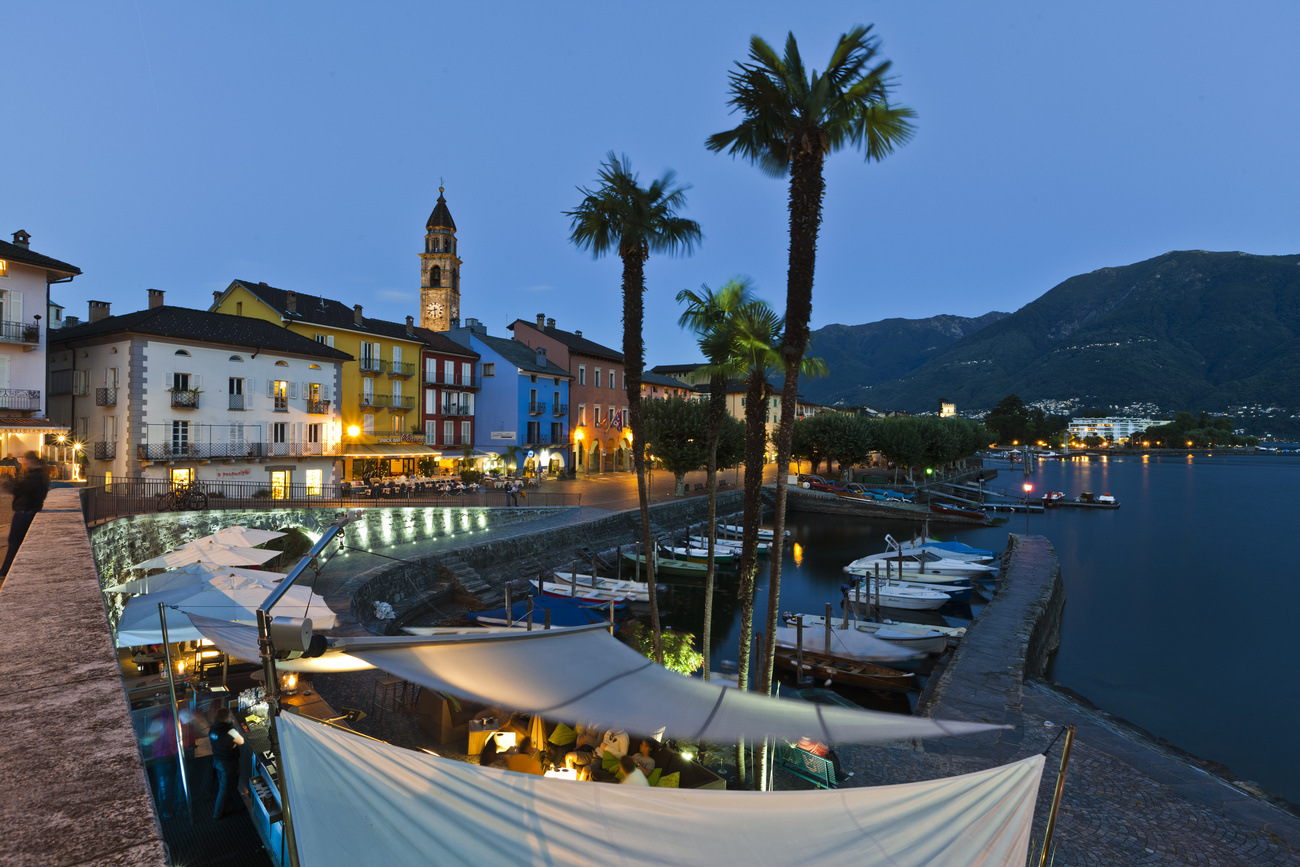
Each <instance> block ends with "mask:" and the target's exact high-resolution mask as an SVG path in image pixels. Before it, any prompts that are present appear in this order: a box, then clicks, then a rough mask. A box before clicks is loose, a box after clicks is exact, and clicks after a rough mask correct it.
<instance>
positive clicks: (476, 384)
mask: <svg viewBox="0 0 1300 867" xmlns="http://www.w3.org/2000/svg"><path fill="white" fill-rule="evenodd" d="M425 382H426V383H430V384H436V385H458V386H460V387H461V388H480V387H482V385H483V381H482V380H481V379H480V378H479V377H478V376H477V375H475V374H470V375H469V376H461V375H460V374H459V373H457V374H453V375H451V376H447V375H446V373H445V372H439V373H438V374H437V375H435V376H426V377H425Z"/></svg>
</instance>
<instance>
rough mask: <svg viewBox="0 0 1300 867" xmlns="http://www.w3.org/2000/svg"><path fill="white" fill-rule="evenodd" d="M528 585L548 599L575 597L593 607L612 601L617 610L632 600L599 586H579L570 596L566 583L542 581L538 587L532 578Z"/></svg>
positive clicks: (569, 588) (603, 605)
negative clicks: (575, 592)
mask: <svg viewBox="0 0 1300 867" xmlns="http://www.w3.org/2000/svg"><path fill="white" fill-rule="evenodd" d="M528 585H529V586H530V587H532V589H533V592H534V593H536V594H538V595H541V596H546V597H548V598H550V599H576V600H577V601H578V602H581V603H582V604H583V605H589V606H592V607H593V608H595V607H607V606H609V605H610V604H611V603H612V604H613V606H614V610H615V611H618V610H621V609H623V608H626V607H627V605H628V603H629V602H631V601H632V599H631V598H630V597H628V596H626V595H624V596H616V595H614V594H613V593H610V592H609V591H607V590H605V589H603V588H600V587H594V588H593V587H581V586H579V588H578V592H577V594H576V595H572V596H571V595H569V594H570V591H571V590H572V588H571V587H570V586H569V585H568V584H557V583H554V582H551V581H543V582H541V586H540V587H539V586H538V582H537V579H533V580H532V581H529V582H528Z"/></svg>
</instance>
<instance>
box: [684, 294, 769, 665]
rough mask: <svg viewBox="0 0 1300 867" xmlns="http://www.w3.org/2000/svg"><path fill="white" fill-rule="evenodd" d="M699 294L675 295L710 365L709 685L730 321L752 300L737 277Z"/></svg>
mask: <svg viewBox="0 0 1300 867" xmlns="http://www.w3.org/2000/svg"><path fill="white" fill-rule="evenodd" d="M701 289H702V290H703V294H702V295H697V294H696V293H694V292H692V291H691V290H690V289H683V290H682V291H681V292H678V293H677V302H678V303H679V304H682V303H685V304H686V309H685V310H684V311H683V312H682V315H681V318H679V319H678V320H677V324H678V325H680V326H681V327H683V328H690V329H691V330H692V331H695V332H696V333H697V334H699V345H700V350H701V351H702V352H703V353H704V357H705V358H706V359H708V361H709V364H708V366H707V368H706V370H707V371H708V374H709V433H708V445H707V447H708V457H707V458H706V460H705V464H704V466H705V472H706V480H705V487H706V488H707V489H708V498H709V517H708V521H707V523H706V524H705V527H706V532H707V534H708V535H707V539H708V551H709V555H708V571H707V572H706V573H705V578H704V640H703V647H702V648H701V650H702V652H703V654H704V679H705V680H706V681H707V680H708V679H709V659H710V658H711V655H710V654H711V653H712V629H713V583H714V578H715V564H714V559H713V558H714V556H715V548H716V546H717V536H718V438H719V437H720V436H721V434H722V424H723V421H724V420H725V419H726V417H727V378H728V376H729V374H730V373H731V372H732V368H731V366H730V361H731V355H732V348H733V343H734V335H733V332H734V322H733V321H732V316H733V315H734V314H735V312H736V311H737V310H740V309H741V308H743V307H744V306H745V305H746V304H749V303H751V302H752V301H753V300H754V299H753V296H752V295H751V294H750V290H749V281H748V280H745V279H743V278H739V277H737V278H734V279H732V280H730V281H729V282H728V283H727V284H726V285H724V286H723V287H722V288H721V289H719V290H718V291H717V292H714V291H713V290H712V289H710V288H709V287H708V286H702V287H701Z"/></svg>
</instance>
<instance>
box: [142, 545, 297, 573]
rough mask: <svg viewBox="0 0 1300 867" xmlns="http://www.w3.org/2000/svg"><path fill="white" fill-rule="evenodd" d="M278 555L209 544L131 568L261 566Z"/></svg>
mask: <svg viewBox="0 0 1300 867" xmlns="http://www.w3.org/2000/svg"><path fill="white" fill-rule="evenodd" d="M278 556H280V552H279V551H268V550H266V549H265V548H227V547H225V546H224V545H210V546H206V547H203V548H177V549H176V550H175V551H168V552H167V553H166V554H162V555H159V556H157V557H154V558H153V559H151V560H145V561H144V562H143V563H136V564H135V565H134V566H132V567H131V568H132V569H175V568H177V567H179V566H189V565H191V564H195V563H199V564H211V565H212V566H215V567H221V566H261V565H262V564H263V563H265V562H266V561H267V560H273V559H275V558H276V557H278Z"/></svg>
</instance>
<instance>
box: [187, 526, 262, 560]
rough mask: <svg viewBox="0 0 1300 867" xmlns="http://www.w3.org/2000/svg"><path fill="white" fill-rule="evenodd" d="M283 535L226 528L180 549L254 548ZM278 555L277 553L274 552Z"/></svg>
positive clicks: (254, 529) (243, 528)
mask: <svg viewBox="0 0 1300 867" xmlns="http://www.w3.org/2000/svg"><path fill="white" fill-rule="evenodd" d="M283 535H285V534H284V533H277V532H275V531H274V530H259V529H257V528H256V527H240V526H238V525H236V526H234V527H226V528H225V529H224V530H218V531H217V532H215V533H213V534H211V535H209V536H203V537H202V538H199V539H195V540H194V541H193V542H186V543H185V544H184V545H182V546H181V547H182V548H198V547H201V546H203V545H224V546H226V547H227V548H254V547H256V546H258V545H265V544H266V543H267V542H270V541H271V540H272V539H279V538H280V537H281V536H283ZM276 553H277V554H278V553H279V552H278V551H277V552H276Z"/></svg>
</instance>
